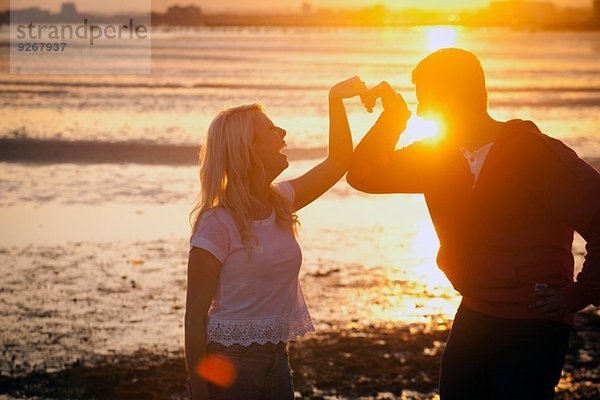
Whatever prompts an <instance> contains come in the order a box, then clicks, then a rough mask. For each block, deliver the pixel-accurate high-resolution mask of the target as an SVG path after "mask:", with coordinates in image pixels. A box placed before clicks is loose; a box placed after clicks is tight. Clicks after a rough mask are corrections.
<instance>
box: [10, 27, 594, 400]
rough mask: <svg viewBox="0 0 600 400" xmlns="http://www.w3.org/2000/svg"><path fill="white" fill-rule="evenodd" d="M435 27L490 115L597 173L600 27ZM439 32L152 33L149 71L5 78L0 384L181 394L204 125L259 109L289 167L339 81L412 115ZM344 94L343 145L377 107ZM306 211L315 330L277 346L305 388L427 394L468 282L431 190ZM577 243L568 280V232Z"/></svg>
mask: <svg viewBox="0 0 600 400" xmlns="http://www.w3.org/2000/svg"><path fill="white" fill-rule="evenodd" d="M443 29H446V30H448V29H453V30H454V33H455V36H454V37H455V42H454V43H451V44H452V45H456V46H459V47H465V48H467V49H470V50H472V51H474V52H476V53H477V54H478V55H479V56H480V58H481V60H482V63H483V66H484V68H485V69H486V72H487V74H488V88H489V92H490V107H491V111H492V115H493V116H494V117H496V118H498V119H500V120H508V119H512V118H522V119H531V120H533V121H535V122H536V123H537V124H538V126H539V127H540V128H541V129H542V130H543V131H544V132H545V133H547V134H548V135H550V136H552V137H555V138H558V139H560V140H562V141H564V142H565V143H566V144H567V145H569V146H570V147H572V148H573V149H574V150H575V151H576V152H577V153H578V154H579V155H580V156H581V157H583V158H584V159H585V160H586V161H588V162H589V163H590V164H591V165H593V166H594V167H595V168H596V169H600V136H599V135H598V132H599V130H600V63H599V62H598V59H599V58H598V55H600V47H598V43H600V32H523V31H512V30H503V29H466V28H460V27H452V28H448V27H443ZM436 32H438V33H439V31H436V30H435V27H414V28H347V29H323V28H297V29H296V28H294V29H291V28H198V29H192V30H185V29H178V30H163V31H159V32H157V34H156V35H155V36H154V38H153V52H152V57H153V60H152V74H151V75H118V76H94V75H77V76H70V75H42V76H40V75H13V74H9V73H7V72H0V103H1V104H2V107H1V108H0V221H2V223H1V224H0V276H2V284H1V285H0V316H1V320H0V321H1V322H0V324H1V327H0V328H1V329H0V342H1V344H2V346H1V347H2V357H1V358H0V399H22V398H39V399H63V398H81V399H88V398H97V399H136V398H138V399H152V398H155V399H178V398H185V387H184V385H185V378H186V372H185V365H184V362H183V316H184V305H185V290H186V262H187V256H188V251H189V244H188V240H189V233H190V227H189V222H188V213H189V211H190V209H191V205H192V203H193V201H194V199H195V197H196V195H197V194H198V189H199V183H198V171H197V166H196V163H197V157H198V150H199V144H200V143H201V141H202V139H203V137H204V132H205V131H206V128H207V126H208V123H209V122H210V120H211V118H212V117H213V116H214V115H215V113H216V112H217V111H218V110H219V109H221V108H223V107H224V106H227V105H233V104H241V103H247V102H253V101H260V102H262V103H263V104H264V105H265V106H266V108H267V111H268V113H269V115H270V116H271V117H272V119H273V120H274V121H275V122H276V123H277V124H278V125H280V126H282V127H283V128H285V129H286V130H287V132H288V134H287V136H286V141H287V143H288V147H287V148H286V150H285V152H286V154H287V155H288V159H289V161H290V167H289V168H288V169H287V170H286V171H285V172H284V173H283V174H282V176H280V177H279V178H278V179H280V180H285V179H290V178H293V177H296V176H298V175H300V174H302V173H303V172H305V171H307V170H309V169H310V168H311V167H312V166H314V165H315V163H316V162H317V161H319V160H321V159H322V158H323V156H324V155H325V154H326V148H325V146H326V143H327V132H328V124H327V101H326V100H327V91H328V88H329V87H330V86H331V85H332V84H333V83H335V82H337V81H340V80H342V79H346V78H348V77H350V76H352V75H356V74H358V75H360V76H361V79H363V80H364V81H366V82H367V84H368V85H374V84H376V83H378V82H379V81H381V80H384V79H385V80H388V81H390V82H391V83H392V84H393V86H394V87H395V88H396V89H397V90H398V91H399V92H400V93H401V94H402V95H403V96H404V97H405V98H406V100H407V102H408V105H409V107H410V108H411V110H413V111H414V110H415V106H416V98H415V94H414V88H413V86H412V84H411V82H410V71H411V69H412V67H413V66H414V64H415V63H416V62H417V61H418V60H419V59H420V58H422V57H423V56H425V55H426V54H427V53H429V52H430V51H432V50H433V49H434V48H435V40H434V39H435V38H436ZM8 62H9V60H8V56H7V55H6V54H4V53H3V54H0V71H8V68H7V66H8ZM346 105H347V109H348V114H349V119H350V124H351V126H352V134H353V137H354V141H355V143H357V142H358V140H360V138H361V137H362V136H363V135H364V134H365V132H366V131H367V129H368V128H369V126H371V124H373V123H374V121H375V120H376V118H377V116H378V111H379V109H376V110H375V111H376V112H375V113H373V114H368V113H366V112H364V110H363V109H362V106H361V104H360V102H359V101H357V100H356V101H355V100H350V101H347V102H346ZM413 122H414V120H413ZM419 127H423V125H419V124H418V121H416V122H415V123H414V124H413V125H411V128H410V129H409V131H408V132H406V134H403V136H402V138H401V140H400V143H399V146H405V145H407V144H409V143H411V142H412V141H414V140H415V138H417V137H418V134H419V133H420V132H419ZM298 216H299V219H300V221H301V227H300V231H299V242H300V244H301V246H302V250H303V265H302V269H301V273H300V280H301V283H302V286H303V290H304V293H305V295H306V299H307V303H308V306H309V309H310V311H311V315H312V318H313V321H314V323H315V327H316V333H315V334H312V335H308V336H306V337H305V338H302V339H300V340H298V341H297V342H294V343H292V344H291V345H290V355H291V362H292V366H293V369H294V371H295V373H294V383H295V387H296V391H297V397H299V398H306V399H333V398H339V399H358V398H366V399H369V398H371V399H377V398H379V399H393V398H398V399H430V398H435V396H436V387H437V383H436V382H437V379H438V368H439V356H440V354H441V352H442V351H443V346H444V343H445V340H446V337H447V335H448V332H449V329H450V327H451V323H452V318H453V315H454V312H455V310H456V308H457V307H458V305H459V303H460V296H459V295H458V293H457V292H456V291H455V290H454V289H453V288H452V286H451V285H450V283H449V282H448V280H447V279H446V277H445V276H444V274H443V273H442V272H441V271H440V270H439V269H438V268H437V266H436V261H435V258H436V254H437V250H438V248H439V242H438V240H437V237H436V234H435V230H434V227H433V225H432V222H431V219H430V217H429V214H428V211H427V207H426V204H425V202H424V199H423V196H422V195H418V194H415V195H366V194H363V193H358V192H356V191H355V190H353V189H352V188H351V187H350V186H349V185H348V184H347V183H346V182H345V180H342V181H340V182H339V183H338V184H336V185H335V186H334V187H333V188H332V189H331V190H329V191H328V192H327V193H326V194H325V195H324V196H323V197H322V198H321V199H319V201H317V202H315V203H314V204H311V205H310V206H309V207H306V208H305V209H303V210H300V212H299V213H298ZM573 255H574V260H575V271H574V272H575V274H576V273H578V272H579V271H580V270H581V268H582V264H583V261H584V256H585V241H584V240H583V239H582V238H581V237H580V236H579V235H575V241H574V244H573ZM599 328H600V315H599V312H598V309H597V308H595V309H594V308H590V309H588V310H586V311H584V312H582V313H580V315H579V316H578V318H577V320H576V326H575V330H574V333H573V336H572V340H571V346H570V349H569V354H568V358H567V363H566V366H565V370H564V372H563V376H562V379H561V383H560V385H559V386H558V389H557V390H558V395H557V398H559V399H591V398H595V397H599V396H600V390H599V389H598V387H599V385H600V378H599V376H598V360H599V359H600V354H599V351H600V350H599V347H598V346H599V343H600V337H599V336H598V332H600V329H599Z"/></svg>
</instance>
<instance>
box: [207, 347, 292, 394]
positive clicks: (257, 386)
mask: <svg viewBox="0 0 600 400" xmlns="http://www.w3.org/2000/svg"><path fill="white" fill-rule="evenodd" d="M208 354H212V355H216V356H221V357H224V358H225V359H226V360H228V361H229V362H231V364H232V366H233V368H234V371H235V379H234V381H233V384H232V385H231V386H229V387H220V386H217V385H215V384H212V383H210V384H209V390H210V399H211V400H293V399H294V387H293V384H292V371H291V368H290V363H289V358H288V351H287V343H278V344H273V343H266V344H263V345H261V344H257V343H253V344H252V345H250V346H247V347H246V346H241V345H239V344H234V345H231V346H224V345H222V344H219V343H209V344H208Z"/></svg>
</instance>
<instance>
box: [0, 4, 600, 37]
mask: <svg viewBox="0 0 600 400" xmlns="http://www.w3.org/2000/svg"><path fill="white" fill-rule="evenodd" d="M11 18H12V22H17V23H22V22H31V23H41V22H45V23H52V22H57V23H58V22H60V23H73V22H81V21H83V19H88V20H89V21H90V22H93V23H108V22H114V21H121V20H128V19H129V18H135V20H136V21H139V22H140V23H151V24H152V25H155V26H164V25H168V26H292V27H294V26H296V27H300V26H321V27H355V26H357V27H358V26H368V27H375V26H418V25H462V26H474V27H512V28H517V29H519V28H521V29H535V30H592V29H593V30H599V29H600V0H593V8H592V9H581V8H563V9H559V8H557V7H556V6H555V5H554V4H553V3H551V2H548V1H524V0H506V1H492V2H491V3H490V5H489V6H488V7H487V8H482V9H479V10H475V11H464V12H460V13H449V12H441V11H432V10H423V9H405V10H397V11H396V10H391V9H390V8H388V7H385V6H383V5H376V6H372V7H366V8H360V9H334V8H315V7H314V6H313V5H312V4H311V3H308V2H304V3H302V4H301V6H300V8H299V10H298V12H295V13H294V12H290V13H279V14H268V13H244V14H242V13H239V14H238V13H231V12H229V13H211V14H207V13H203V12H202V9H200V8H199V7H196V6H193V5H188V6H181V5H176V6H172V7H169V8H168V9H167V11H166V12H165V13H157V12H152V13H151V14H150V15H148V14H146V15H142V14H140V15H124V14H122V15H113V16H100V15H95V14H86V13H80V12H78V11H77V9H76V7H75V4H74V3H64V4H63V5H62V7H61V11H60V12H58V13H51V12H49V11H45V10H42V9H40V8H37V7H32V8H27V9H22V10H14V11H13V12H12V13H10V12H8V11H5V12H3V13H0V23H4V24H6V23H9V22H10V21H11Z"/></svg>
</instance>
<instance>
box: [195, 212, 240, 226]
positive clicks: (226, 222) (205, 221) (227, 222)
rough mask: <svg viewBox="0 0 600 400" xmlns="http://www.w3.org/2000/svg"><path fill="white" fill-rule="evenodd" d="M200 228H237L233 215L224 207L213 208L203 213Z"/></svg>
mask: <svg viewBox="0 0 600 400" xmlns="http://www.w3.org/2000/svg"><path fill="white" fill-rule="evenodd" d="M198 226H199V227H201V226H203V227H209V226H211V227H212V226H221V227H222V228H227V229H231V228H235V221H234V219H233V216H232V215H231V213H230V212H229V211H228V210H226V209H225V208H223V207H213V208H210V209H208V210H206V211H204V212H203V213H202V215H201V216H200V219H199V220H198Z"/></svg>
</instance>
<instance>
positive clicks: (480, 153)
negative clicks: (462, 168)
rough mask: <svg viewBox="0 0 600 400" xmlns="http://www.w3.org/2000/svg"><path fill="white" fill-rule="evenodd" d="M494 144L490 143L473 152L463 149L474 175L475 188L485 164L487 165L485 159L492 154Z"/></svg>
mask: <svg viewBox="0 0 600 400" xmlns="http://www.w3.org/2000/svg"><path fill="white" fill-rule="evenodd" d="M493 144H494V142H490V143H488V144H486V145H484V146H481V147H480V148H478V149H477V150H473V152H470V151H469V150H467V149H464V148H463V149H462V153H463V156H464V157H465V158H466V159H467V162H468V163H469V168H470V169H471V173H472V174H473V187H475V184H476V183H477V179H479V173H480V172H481V168H482V167H483V163H485V159H486V158H487V155H488V153H489V152H490V149H491V148H492V145H493Z"/></svg>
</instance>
